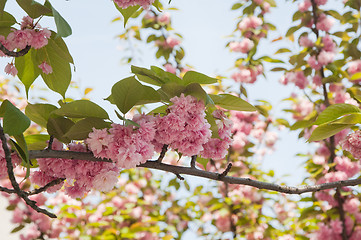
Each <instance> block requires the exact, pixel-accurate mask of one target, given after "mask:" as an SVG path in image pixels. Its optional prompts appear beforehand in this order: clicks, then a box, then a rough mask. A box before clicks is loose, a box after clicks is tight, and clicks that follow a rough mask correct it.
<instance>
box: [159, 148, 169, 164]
mask: <svg viewBox="0 0 361 240" xmlns="http://www.w3.org/2000/svg"><path fill="white" fill-rule="evenodd" d="M167 150H168V145H167V144H164V145H163V147H162V151H161V152H160V155H159V157H158V160H157V161H158V162H162V161H163V158H164V156H165V154H166V152H167Z"/></svg>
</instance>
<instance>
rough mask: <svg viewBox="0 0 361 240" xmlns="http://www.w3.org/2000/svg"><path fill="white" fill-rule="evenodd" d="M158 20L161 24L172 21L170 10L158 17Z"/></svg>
mask: <svg viewBox="0 0 361 240" xmlns="http://www.w3.org/2000/svg"><path fill="white" fill-rule="evenodd" d="M157 21H158V23H160V24H163V25H167V24H169V23H170V14H169V13H168V12H166V13H164V14H162V15H160V16H158V17H157Z"/></svg>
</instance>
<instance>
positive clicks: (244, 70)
mask: <svg viewBox="0 0 361 240" xmlns="http://www.w3.org/2000/svg"><path fill="white" fill-rule="evenodd" d="M262 73H263V66H262V65H257V66H256V67H255V68H250V67H244V66H241V67H240V68H239V71H238V72H235V73H233V74H232V75H231V78H232V79H233V80H234V81H235V82H241V83H254V82H255V81H256V80H257V77H258V76H259V75H261V74H262Z"/></svg>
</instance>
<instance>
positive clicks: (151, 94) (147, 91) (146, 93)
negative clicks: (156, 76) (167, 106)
mask: <svg viewBox="0 0 361 240" xmlns="http://www.w3.org/2000/svg"><path fill="white" fill-rule="evenodd" d="M160 101H161V97H160V95H159V93H158V92H157V91H156V90H154V88H152V87H149V86H144V85H143V94H142V96H141V99H140V100H139V101H138V102H137V104H136V105H141V104H146V103H156V102H160Z"/></svg>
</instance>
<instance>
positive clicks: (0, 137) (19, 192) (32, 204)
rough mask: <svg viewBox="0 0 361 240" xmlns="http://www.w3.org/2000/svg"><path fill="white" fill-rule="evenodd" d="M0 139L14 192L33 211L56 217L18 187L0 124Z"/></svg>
mask: <svg viewBox="0 0 361 240" xmlns="http://www.w3.org/2000/svg"><path fill="white" fill-rule="evenodd" d="M0 140H1V142H2V148H3V149H4V152H5V160H6V168H7V172H8V175H9V179H10V182H11V185H12V186H13V188H14V191H15V193H16V194H17V195H18V196H19V197H20V198H22V199H23V200H24V201H25V203H26V204H27V205H28V206H30V207H31V208H32V209H34V210H35V211H37V212H39V213H43V214H45V215H47V216H49V217H51V218H56V215H55V214H53V213H51V212H48V211H47V210H45V209H43V208H40V207H38V206H37V205H36V202H35V201H33V200H30V199H29V198H28V196H27V195H26V193H25V192H24V191H23V190H21V189H20V186H19V184H18V182H17V181H16V179H15V175H14V168H13V163H12V161H11V152H10V149H9V147H8V145H7V141H6V137H5V134H4V129H3V128H2V126H1V125H0Z"/></svg>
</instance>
